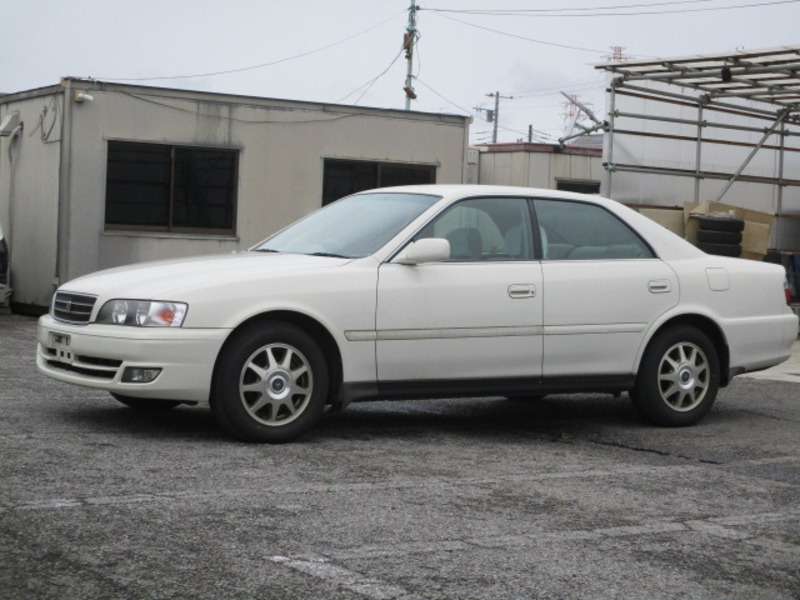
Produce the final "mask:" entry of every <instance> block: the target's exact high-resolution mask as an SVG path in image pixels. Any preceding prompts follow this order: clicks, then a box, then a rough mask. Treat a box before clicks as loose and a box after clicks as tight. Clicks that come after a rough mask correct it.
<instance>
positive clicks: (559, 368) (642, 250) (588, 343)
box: [534, 199, 679, 378]
mask: <svg viewBox="0 0 800 600" xmlns="http://www.w3.org/2000/svg"><path fill="white" fill-rule="evenodd" d="M534 205H535V210H536V218H537V222H538V226H539V229H540V237H541V240H542V242H541V243H542V278H543V294H544V297H545V303H544V316H543V321H544V332H545V336H544V362H543V376H544V377H545V378H561V377H571V376H596V375H629V374H631V373H632V372H633V365H634V360H635V357H636V354H637V352H638V350H639V348H640V345H641V343H642V341H643V339H644V336H645V334H646V332H647V330H648V328H649V326H650V324H652V323H653V321H655V320H656V319H657V318H658V317H659V315H661V314H663V313H664V312H665V311H667V310H668V309H669V308H671V307H673V306H675V305H676V304H677V302H678V295H679V289H678V279H677V276H676V275H675V273H674V272H673V271H672V269H671V268H670V267H669V266H668V265H667V264H666V263H664V262H662V261H661V260H660V259H658V258H657V257H656V256H655V255H654V253H653V251H652V250H651V249H650V247H649V246H648V245H647V244H646V243H645V242H644V241H643V240H642V239H641V238H640V237H639V236H638V235H637V234H636V233H635V232H634V231H633V230H632V229H631V228H630V227H629V226H628V225H627V224H626V223H624V222H623V221H622V220H621V219H620V218H619V217H618V216H616V215H614V214H613V213H611V212H610V211H608V210H607V209H605V208H604V207H602V206H599V205H596V204H591V203H583V202H576V201H565V200H546V199H537V200H536V201H535V202H534Z"/></svg>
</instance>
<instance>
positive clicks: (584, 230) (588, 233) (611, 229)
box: [534, 200, 653, 260]
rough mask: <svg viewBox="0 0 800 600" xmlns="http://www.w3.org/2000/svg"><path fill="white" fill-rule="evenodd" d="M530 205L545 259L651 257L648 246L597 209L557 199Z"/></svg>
mask: <svg viewBox="0 0 800 600" xmlns="http://www.w3.org/2000/svg"><path fill="white" fill-rule="evenodd" d="M534 206H535V210H536V219H537V221H538V223H539V238H540V240H541V244H542V256H543V257H544V258H545V259H549V260H608V259H621V258H653V253H652V251H651V250H650V248H649V246H648V245H647V244H645V243H644V242H643V241H642V239H641V238H640V237H639V236H638V235H637V234H636V233H635V232H634V231H633V230H632V229H631V228H630V227H628V225H626V224H625V223H623V222H622V220H620V219H619V218H618V217H617V216H615V215H613V214H612V213H610V212H609V211H607V210H606V209H604V208H603V207H601V206H596V205H594V204H587V203H584V202H566V201H561V200H536V201H535V202H534Z"/></svg>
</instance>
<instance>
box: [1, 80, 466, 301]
mask: <svg viewBox="0 0 800 600" xmlns="http://www.w3.org/2000/svg"><path fill="white" fill-rule="evenodd" d="M63 86H64V89H63V94H60V90H55V92H54V93H55V94H56V95H58V97H59V98H60V99H61V100H62V101H64V102H63V104H64V105H63V108H62V113H61V115H60V117H61V118H60V122H59V128H63V131H64V133H63V137H64V140H65V141H64V144H63V149H61V152H62V154H63V161H62V164H63V166H64V168H62V169H61V175H60V180H61V182H60V188H59V185H58V183H59V163H58V154H59V152H58V151H59V148H60V147H61V144H60V143H54V144H51V145H50V148H48V147H47V146H45V145H44V144H41V143H37V140H36V139H35V138H34V139H32V140H30V141H29V140H28V139H27V136H26V139H25V142H26V143H25V144H24V147H23V148H20V161H19V164H17V165H16V166H15V171H16V188H17V198H18V199H20V198H22V197H25V198H27V199H30V198H33V199H34V201H33V202H30V201H25V202H22V203H20V202H17V204H22V207H21V208H19V209H18V210H17V212H18V213H19V215H16V216H15V225H16V227H15V229H17V230H18V231H17V232H15V233H17V234H18V235H17V236H16V237H17V238H18V239H21V240H22V241H20V242H18V244H19V245H20V246H21V247H22V248H23V249H22V250H20V249H19V247H17V242H15V247H14V248H12V252H14V257H15V258H14V259H13V260H12V267H13V268H14V270H15V271H18V273H17V275H16V277H15V280H16V283H15V284H14V288H15V295H14V298H13V300H14V301H15V302H17V303H23V304H39V305H42V304H47V302H49V297H50V295H51V294H52V292H53V291H54V286H53V285H52V284H53V280H54V278H55V277H56V272H58V277H59V279H60V281H61V282H62V283H63V282H65V281H68V280H70V279H73V278H75V277H78V276H80V275H83V274H86V273H89V272H92V271H95V270H98V269H102V268H106V267H112V266H118V265H122V264H128V263H132V262H139V261H143V260H151V259H161V258H172V257H179V256H187V255H192V254H205V253H217V252H231V251H236V250H241V249H245V248H247V247H250V246H251V245H253V244H255V243H257V242H258V241H260V240H262V239H263V238H265V237H267V236H268V235H269V234H271V233H273V232H275V231H277V230H279V229H281V228H283V227H284V226H286V225H288V224H290V223H291V222H293V221H294V220H296V219H298V218H300V217H301V216H303V215H305V214H307V213H309V212H311V211H313V210H315V209H317V208H319V207H320V206H321V202H322V180H323V162H324V160H325V158H344V159H353V160H370V161H393V162H399V163H406V164H408V163H412V164H424V165H434V166H436V181H437V182H438V183H460V182H461V181H462V180H463V178H464V176H465V175H464V173H465V163H466V144H467V137H468V124H467V120H466V119H465V118H464V117H457V116H452V115H438V114H426V113H415V112H405V111H394V110H378V109H366V108H361V107H348V106H333V105H323V104H316V103H303V102H292V101H284V100H270V99H261V98H245V97H239V96H223V95H218V94H205V93H199V92H186V91H175V90H164V89H159V88H143V87H139V86H120V85H108V84H102V83H94V82H86V81H79V80H65V82H63ZM77 91H85V92H86V93H88V94H90V95H91V96H92V98H93V99H92V100H91V101H88V100H87V101H84V102H75V101H74V100H73V98H74V94H75V93H76V92H77ZM47 101H48V100H47V99H46V98H44V97H42V98H35V99H33V100H31V102H32V105H31V107H30V108H29V109H27V110H26V115H25V116H24V120H25V121H26V128H27V127H29V123H35V122H36V118H37V117H36V114H37V111H38V110H40V107H41V106H43V105H44V104H45V103H46V102H47ZM0 102H2V101H0ZM3 108H4V110H6V109H7V108H8V107H3ZM109 140H124V141H135V142H150V143H168V144H176V145H182V144H186V145H192V146H204V147H219V148H234V149H238V150H239V151H240V153H239V168H238V192H237V220H236V232H235V234H234V235H216V236H215V235H186V234H168V233H149V232H131V231H119V230H114V231H105V228H104V209H105V171H106V161H107V142H108V141H109ZM4 144H5V142H4ZM4 154H5V153H4ZM37 156H38V158H37ZM2 160H3V159H0V164H3V170H0V178H2V179H3V182H2V184H3V186H5V187H7V182H6V179H8V178H7V177H6V176H5V173H6V168H7V167H8V165H7V161H6V162H2ZM23 162H25V163H26V164H30V163H32V162H36V163H37V166H36V167H35V168H27V169H23ZM3 189H5V188H0V190H3ZM59 189H60V192H61V196H62V202H61V213H60V216H59V212H58V202H57V199H58V193H59ZM7 199H8V193H7V192H6V191H3V192H2V196H0V209H2V207H3V206H5V205H6V204H7ZM4 201H5V203H4ZM34 205H35V206H36V208H35V209H34V208H33V207H34ZM34 212H35V213H37V215H38V216H37V217H35V218H36V221H37V223H39V222H40V221H39V219H41V223H42V225H43V228H44V229H46V235H45V236H44V238H42V237H40V235H39V233H38V232H39V231H40V230H39V229H36V230H35V231H34V228H32V227H30V226H26V225H23V223H27V222H28V221H31V220H32V219H34ZM0 214H2V213H0ZM56 231H58V236H56ZM41 232H42V233H45V231H41ZM56 237H58V239H59V240H60V242H59V247H58V248H56V247H55V239H56ZM40 244H41V245H44V246H46V248H42V249H43V250H45V254H47V255H48V256H50V263H49V264H48V265H46V266H42V268H41V269H39V270H37V272H36V273H35V274H33V273H31V272H30V269H31V266H30V263H32V262H33V261H31V260H30V258H29V257H28V256H27V252H26V251H25V248H26V246H37V245H40ZM56 253H58V269H56V268H55V265H54V262H53V261H54V260H55V258H54V257H55V255H56ZM20 255H22V256H20ZM45 272H46V273H47V276H46V277H45V276H44V275H45Z"/></svg>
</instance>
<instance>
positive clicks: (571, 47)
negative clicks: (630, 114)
mask: <svg viewBox="0 0 800 600" xmlns="http://www.w3.org/2000/svg"><path fill="white" fill-rule="evenodd" d="M792 1H795V0H792ZM797 1H800V0H797ZM428 10H430V9H428ZM437 14H438V15H439V16H440V17H444V18H445V19H449V20H451V21H455V22H456V23H461V24H462V25H469V26H470V27H474V28H476V29H482V30H483V31H489V32H491V33H496V34H498V35H504V36H506V37H511V38H515V39H518V40H523V41H526V42H533V43H534V44H542V45H543V46H553V47H555V48H565V49H567V50H578V51H580V52H591V53H592V54H602V53H603V52H607V50H597V49H595V48H582V47H580V46H570V45H568V44H558V43H556V42H545V41H544V40H537V39H534V38H529V37H525V36H522V35H517V34H514V33H508V32H506V31H498V30H497V29H492V28H491V27H484V26H483V25H476V24H475V23H470V22H469V21H462V20H461V19H456V18H455V17H451V16H449V15H446V14H443V12H437Z"/></svg>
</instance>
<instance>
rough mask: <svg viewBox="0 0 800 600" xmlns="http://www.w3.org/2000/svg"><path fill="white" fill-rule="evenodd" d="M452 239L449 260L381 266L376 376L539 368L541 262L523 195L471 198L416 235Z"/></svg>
mask: <svg viewBox="0 0 800 600" xmlns="http://www.w3.org/2000/svg"><path fill="white" fill-rule="evenodd" d="M429 237H435V238H445V239H447V240H448V241H449V242H450V249H451V250H450V259H449V260H448V261H446V262H438V263H427V264H419V265H413V266H409V265H402V264H397V263H395V262H391V261H390V262H387V263H384V264H383V265H381V267H380V269H379V276H378V306H377V315H376V329H377V332H376V333H377V343H376V352H377V365H378V379H379V382H380V383H381V384H384V385H385V384H388V383H390V382H432V381H445V382H446V381H452V380H455V379H459V380H471V381H475V382H476V383H477V382H480V383H483V384H486V383H490V382H491V381H492V380H494V379H508V378H538V376H539V374H540V372H541V354H542V300H541V295H540V289H541V283H542V272H541V263H540V262H539V261H536V260H534V252H533V247H534V244H533V240H532V228H531V218H530V208H529V202H528V200H527V199H525V198H514V197H501V198H471V199H466V200H463V201H461V202H459V203H457V204H455V205H453V206H450V207H449V208H448V209H446V210H445V211H443V212H442V213H441V214H440V215H438V216H437V217H436V218H435V219H434V220H433V221H432V222H431V223H429V224H428V225H427V226H426V227H425V228H424V229H423V230H422V231H420V232H419V233H418V234H417V235H416V236H415V238H414V239H415V240H417V239H421V238H429Z"/></svg>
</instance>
